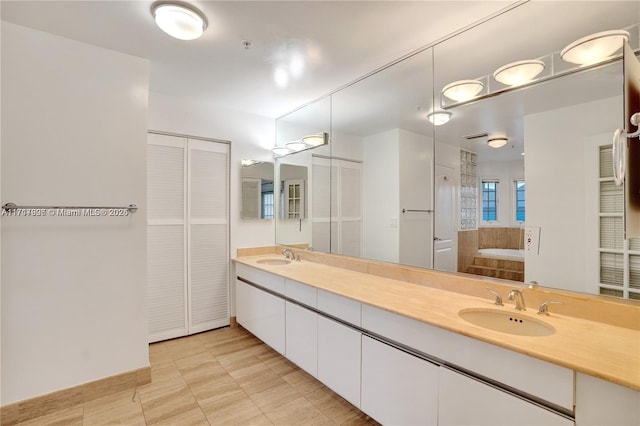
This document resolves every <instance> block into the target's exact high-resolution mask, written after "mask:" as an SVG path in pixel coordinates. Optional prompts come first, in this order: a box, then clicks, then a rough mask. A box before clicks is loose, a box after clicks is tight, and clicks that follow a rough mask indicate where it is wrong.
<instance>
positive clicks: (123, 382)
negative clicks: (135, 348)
mask: <svg viewBox="0 0 640 426" xmlns="http://www.w3.org/2000/svg"><path fill="white" fill-rule="evenodd" d="M148 383H151V367H144V368H139V369H137V370H132V371H127V372H126V373H122V374H117V375H115V376H110V377H105V378H104V379H99V380H95V381H93V382H89V383H84V384H82V385H78V386H74V387H71V388H67V389H63V390H60V391H55V392H51V393H48V394H45V395H41V396H37V397H35V398H30V399H25V400H23V401H19V402H14V403H12V404H7V405H3V406H2V407H0V425H2V426H12V425H15V424H18V423H20V422H25V421H28V420H33V419H35V418H38V417H40V416H44V415H47V414H49V413H52V412H54V411H57V410H61V409H65V408H70V407H74V406H77V405H81V404H84V403H86V402H90V401H94V400H96V399H98V398H102V397H105V396H109V395H112V394H114V393H118V392H122V391H125V390H128V389H132V390H133V389H135V388H137V387H138V386H142V385H146V384H148Z"/></svg>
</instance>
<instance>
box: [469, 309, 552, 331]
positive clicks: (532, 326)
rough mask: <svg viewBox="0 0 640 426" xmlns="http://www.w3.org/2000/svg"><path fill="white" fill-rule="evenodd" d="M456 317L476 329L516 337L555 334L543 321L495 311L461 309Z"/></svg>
mask: <svg viewBox="0 0 640 426" xmlns="http://www.w3.org/2000/svg"><path fill="white" fill-rule="evenodd" d="M458 315H459V316H460V318H462V319H463V320H465V321H467V322H469V323H471V324H473V325H477V326H478V327H483V328H487V329H489V330H493V331H499V332H501V333H507V334H515V335H518V336H533V337H539V336H550V335H552V334H554V333H555V332H556V330H555V328H553V327H552V326H551V325H549V324H547V323H546V322H544V321H540V320H538V319H534V318H530V317H528V316H524V315H520V314H518V313H514V312H508V311H501V310H497V309H481V308H480V309H473V308H472V309H463V310H461V311H460V312H458Z"/></svg>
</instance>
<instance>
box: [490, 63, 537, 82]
mask: <svg viewBox="0 0 640 426" xmlns="http://www.w3.org/2000/svg"><path fill="white" fill-rule="evenodd" d="M543 70H544V62H542V61H539V60H526V61H517V62H512V63H510V64H507V65H503V66H501V67H500V68H498V69H497V70H496V71H495V72H494V73H493V78H494V79H495V80H496V81H497V82H499V83H502V84H505V85H507V86H518V85H520V84H524V83H528V82H530V81H531V80H533V79H534V78H536V77H537V76H538V74H540V73H541V72H542V71H543Z"/></svg>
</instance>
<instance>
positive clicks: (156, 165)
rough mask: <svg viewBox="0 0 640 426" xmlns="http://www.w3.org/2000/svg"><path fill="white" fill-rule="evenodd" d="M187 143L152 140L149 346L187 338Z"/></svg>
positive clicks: (149, 166)
mask: <svg viewBox="0 0 640 426" xmlns="http://www.w3.org/2000/svg"><path fill="white" fill-rule="evenodd" d="M186 144H187V140H186V139H185V138H178V137H173V136H165V135H157V134H152V133H150V134H149V135H148V145H147V300H148V301H147V306H148V316H149V341H150V342H156V341H159V340H165V339H170V338H173V337H178V336H184V335H185V334H187V268H186V232H185V231H186V229H185V215H186V204H185V199H186V178H185V170H186V161H187V159H186V155H185V153H186V151H185V148H186Z"/></svg>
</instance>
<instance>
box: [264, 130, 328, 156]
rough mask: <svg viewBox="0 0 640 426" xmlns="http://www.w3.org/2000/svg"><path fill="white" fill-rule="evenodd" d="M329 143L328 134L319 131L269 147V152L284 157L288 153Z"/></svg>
mask: <svg viewBox="0 0 640 426" xmlns="http://www.w3.org/2000/svg"><path fill="white" fill-rule="evenodd" d="M328 144H329V134H328V133H327V132H320V133H316V134H313V135H308V136H303V137H302V138H301V139H299V140H296V141H291V142H288V143H287V144H285V145H284V146H276V147H275V148H271V152H273V155H274V156H275V157H284V156H285V155H289V154H296V153H298V152H302V151H307V150H309V149H313V148H318V147H320V146H324V145H328Z"/></svg>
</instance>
